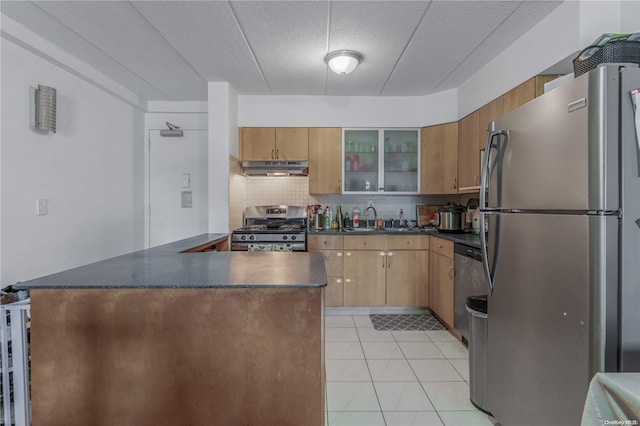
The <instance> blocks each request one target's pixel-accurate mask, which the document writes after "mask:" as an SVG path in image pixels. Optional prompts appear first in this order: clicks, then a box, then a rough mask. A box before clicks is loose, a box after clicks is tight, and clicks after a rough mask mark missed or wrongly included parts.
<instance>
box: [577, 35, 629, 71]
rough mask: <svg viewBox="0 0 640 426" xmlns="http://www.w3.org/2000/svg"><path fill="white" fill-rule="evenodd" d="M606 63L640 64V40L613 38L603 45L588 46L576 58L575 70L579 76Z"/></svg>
mask: <svg viewBox="0 0 640 426" xmlns="http://www.w3.org/2000/svg"><path fill="white" fill-rule="evenodd" d="M586 55H590V56H587V57H586V58H585V56H586ZM606 63H633V64H640V40H616V39H612V40H611V41H609V42H608V43H607V44H604V45H602V46H598V45H592V46H588V47H586V48H584V49H583V50H582V51H581V52H580V53H579V54H578V56H576V57H575V58H574V60H573V72H574V74H575V76H576V77H577V76H579V75H581V74H584V73H586V72H589V71H591V70H594V69H596V68H597V66H598V65H600V64H606Z"/></svg>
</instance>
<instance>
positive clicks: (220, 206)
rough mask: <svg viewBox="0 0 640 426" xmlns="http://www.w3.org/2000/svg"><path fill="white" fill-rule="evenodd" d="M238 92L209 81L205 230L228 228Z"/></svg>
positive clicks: (227, 85) (213, 230)
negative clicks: (207, 209) (207, 181)
mask: <svg viewBox="0 0 640 426" xmlns="http://www.w3.org/2000/svg"><path fill="white" fill-rule="evenodd" d="M237 105H238V95H237V94H236V92H235V90H234V89H233V87H231V85H230V84H229V83H226V82H222V83H211V82H210V83H209V120H208V122H209V232H213V233H226V232H228V231H229V227H230V226H229V155H233V156H237V155H238V123H237V115H236V112H235V111H237V109H238V107H237Z"/></svg>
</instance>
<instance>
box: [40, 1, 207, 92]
mask: <svg viewBox="0 0 640 426" xmlns="http://www.w3.org/2000/svg"><path fill="white" fill-rule="evenodd" d="M37 4H38V6H40V7H41V8H42V9H43V10H45V11H46V12H48V13H49V14H51V15H52V16H53V17H55V18H56V19H57V20H58V21H60V22H61V23H63V24H64V25H66V26H67V27H69V28H70V29H71V30H72V31H74V32H76V33H77V34H78V35H79V36H81V37H83V38H84V39H86V40H87V41H88V42H89V43H91V44H93V45H94V46H95V47H96V48H97V49H99V50H101V51H103V52H104V53H105V54H107V55H109V56H110V57H112V58H113V59H114V60H115V61H117V62H119V63H121V64H125V66H126V67H127V68H128V69H130V70H131V72H133V73H135V74H136V75H139V76H143V78H144V79H145V80H146V81H147V82H148V83H149V84H151V85H152V86H154V87H156V88H158V89H159V90H162V92H164V93H166V94H167V95H168V96H169V98H170V99H174V100H202V99H206V92H207V84H206V81H205V80H204V79H203V78H202V77H201V76H199V75H198V74H197V73H196V72H195V71H194V70H193V69H192V68H191V67H190V66H189V64H187V63H186V62H185V61H184V59H183V58H182V57H181V56H180V55H179V54H178V53H177V52H176V51H175V50H174V49H173V47H172V46H171V45H170V44H169V43H167V41H166V40H165V39H164V38H162V37H161V36H160V34H158V32H157V31H155V29H154V28H153V27H152V26H151V25H150V24H149V22H148V21H147V20H146V19H145V18H144V17H143V16H142V15H141V14H140V13H138V12H137V10H136V9H135V8H134V7H133V5H132V4H131V3H129V2H120V1H115V2H111V1H95V2H93V1H87V2H84V1H80V2H74V1H71V2H38V3H37Z"/></svg>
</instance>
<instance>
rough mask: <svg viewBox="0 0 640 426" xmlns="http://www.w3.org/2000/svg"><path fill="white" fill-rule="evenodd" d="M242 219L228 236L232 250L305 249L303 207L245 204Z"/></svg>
mask: <svg viewBox="0 0 640 426" xmlns="http://www.w3.org/2000/svg"><path fill="white" fill-rule="evenodd" d="M243 222H244V227H243V228H241V229H236V230H235V231H233V233H232V235H231V250H232V251H307V243H306V240H307V238H306V237H307V210H306V208H305V207H301V206H252V207H247V208H245V210H244V220H243Z"/></svg>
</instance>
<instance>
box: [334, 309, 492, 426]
mask: <svg viewBox="0 0 640 426" xmlns="http://www.w3.org/2000/svg"><path fill="white" fill-rule="evenodd" d="M325 320H326V322H325V324H326V328H325V333H326V334H325V367H326V375H327V398H326V403H327V425H328V426H378V425H380V426H492V425H493V424H494V423H493V422H492V421H491V418H490V417H488V416H487V415H485V414H484V413H482V412H480V411H478V410H477V409H476V408H475V407H474V406H473V405H472V404H471V403H470V402H469V365H468V352H467V348H465V347H464V345H462V344H461V343H460V342H458V341H457V340H456V338H455V337H453V336H452V335H451V334H450V333H449V332H448V331H376V330H375V329H374V328H373V325H372V324H371V320H370V319H369V315H327V316H326V318H325Z"/></svg>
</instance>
